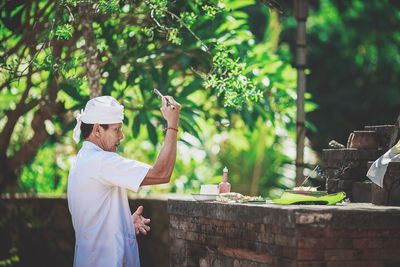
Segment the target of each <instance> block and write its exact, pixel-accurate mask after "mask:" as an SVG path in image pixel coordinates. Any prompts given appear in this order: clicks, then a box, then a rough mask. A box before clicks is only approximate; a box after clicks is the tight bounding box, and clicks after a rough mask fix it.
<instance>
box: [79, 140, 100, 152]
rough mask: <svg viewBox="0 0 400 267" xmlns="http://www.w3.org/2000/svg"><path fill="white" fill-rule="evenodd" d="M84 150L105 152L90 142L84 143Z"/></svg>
mask: <svg viewBox="0 0 400 267" xmlns="http://www.w3.org/2000/svg"><path fill="white" fill-rule="evenodd" d="M82 148H84V149H93V150H96V151H104V150H103V149H101V147H99V146H98V145H96V144H94V143H92V142H90V141H83V144H82Z"/></svg>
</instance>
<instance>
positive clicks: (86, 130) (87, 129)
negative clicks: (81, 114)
mask: <svg viewBox="0 0 400 267" xmlns="http://www.w3.org/2000/svg"><path fill="white" fill-rule="evenodd" d="M93 126H94V124H88V123H84V122H82V123H81V134H82V137H83V139H86V138H88V137H89V135H90V133H91V132H92V130H93ZM100 126H101V127H103V129H104V130H107V129H108V124H100Z"/></svg>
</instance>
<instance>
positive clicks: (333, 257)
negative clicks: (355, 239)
mask: <svg viewBox="0 0 400 267" xmlns="http://www.w3.org/2000/svg"><path fill="white" fill-rule="evenodd" d="M360 257H361V255H360V253H359V251H357V250H354V249H328V250H325V252H324V258H325V260H328V261H344V260H357V259H359V258H360Z"/></svg>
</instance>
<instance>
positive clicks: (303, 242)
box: [297, 238, 324, 248]
mask: <svg viewBox="0 0 400 267" xmlns="http://www.w3.org/2000/svg"><path fill="white" fill-rule="evenodd" d="M323 244H324V239H322V238H299V239H298V241H297V245H298V247H299V248H321V247H322V245H323Z"/></svg>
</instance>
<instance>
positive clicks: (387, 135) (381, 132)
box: [364, 125, 398, 150]
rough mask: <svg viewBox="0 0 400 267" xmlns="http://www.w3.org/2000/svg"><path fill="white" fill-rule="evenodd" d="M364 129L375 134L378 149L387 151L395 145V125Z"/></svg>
mask: <svg viewBox="0 0 400 267" xmlns="http://www.w3.org/2000/svg"><path fill="white" fill-rule="evenodd" d="M364 129H365V130H369V131H375V132H376V134H377V138H378V144H379V148H380V149H383V150H388V149H389V148H391V147H392V146H393V145H394V144H395V143H396V138H397V132H398V129H397V128H396V126H395V125H371V126H365V127H364Z"/></svg>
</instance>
